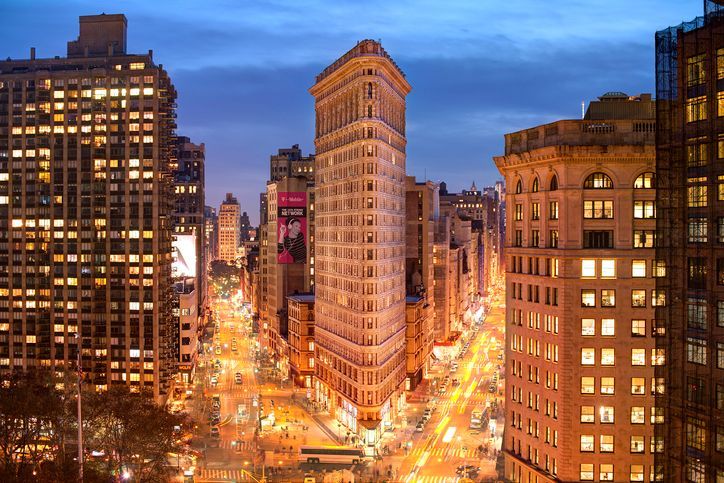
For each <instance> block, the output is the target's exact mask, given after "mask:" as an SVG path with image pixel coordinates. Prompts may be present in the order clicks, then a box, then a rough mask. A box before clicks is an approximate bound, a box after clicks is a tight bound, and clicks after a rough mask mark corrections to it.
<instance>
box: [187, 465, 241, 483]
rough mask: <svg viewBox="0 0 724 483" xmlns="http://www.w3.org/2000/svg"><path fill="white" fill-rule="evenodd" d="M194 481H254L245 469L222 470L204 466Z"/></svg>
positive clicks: (198, 471)
mask: <svg viewBox="0 0 724 483" xmlns="http://www.w3.org/2000/svg"><path fill="white" fill-rule="evenodd" d="M194 481H197V482H208V483H211V482H216V481H218V482H222V481H254V480H253V479H252V478H251V477H250V476H249V475H248V473H246V472H244V471H243V470H221V469H213V468H204V469H201V470H197V471H196V477H195V478H194Z"/></svg>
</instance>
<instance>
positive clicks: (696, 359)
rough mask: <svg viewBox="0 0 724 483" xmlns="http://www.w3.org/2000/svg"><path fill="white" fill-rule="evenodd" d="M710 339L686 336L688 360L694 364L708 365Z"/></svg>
mask: <svg viewBox="0 0 724 483" xmlns="http://www.w3.org/2000/svg"><path fill="white" fill-rule="evenodd" d="M707 346H708V341H707V340H706V339H698V338H696V337H687V338H686V360H687V361H688V362H691V363H693V364H701V365H704V366H705V365H706V361H707V351H708V347H707Z"/></svg>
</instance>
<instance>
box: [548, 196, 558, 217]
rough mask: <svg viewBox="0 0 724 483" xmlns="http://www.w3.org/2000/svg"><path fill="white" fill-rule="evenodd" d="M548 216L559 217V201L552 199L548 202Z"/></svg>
mask: <svg viewBox="0 0 724 483" xmlns="http://www.w3.org/2000/svg"><path fill="white" fill-rule="evenodd" d="M548 218H549V219H551V220H557V219H558V202H557V201H550V202H549V203H548Z"/></svg>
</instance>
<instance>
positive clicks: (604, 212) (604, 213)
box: [583, 201, 613, 219]
mask: <svg viewBox="0 0 724 483" xmlns="http://www.w3.org/2000/svg"><path fill="white" fill-rule="evenodd" d="M583 218H586V219H611V218H613V201H584V202H583Z"/></svg>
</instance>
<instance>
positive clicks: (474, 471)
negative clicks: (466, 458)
mask: <svg viewBox="0 0 724 483" xmlns="http://www.w3.org/2000/svg"><path fill="white" fill-rule="evenodd" d="M479 472H480V467H479V466H474V465H460V466H458V467H457V469H456V470H455V473H456V474H458V475H467V476H468V477H472V478H475V477H477V476H478V473H479Z"/></svg>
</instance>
